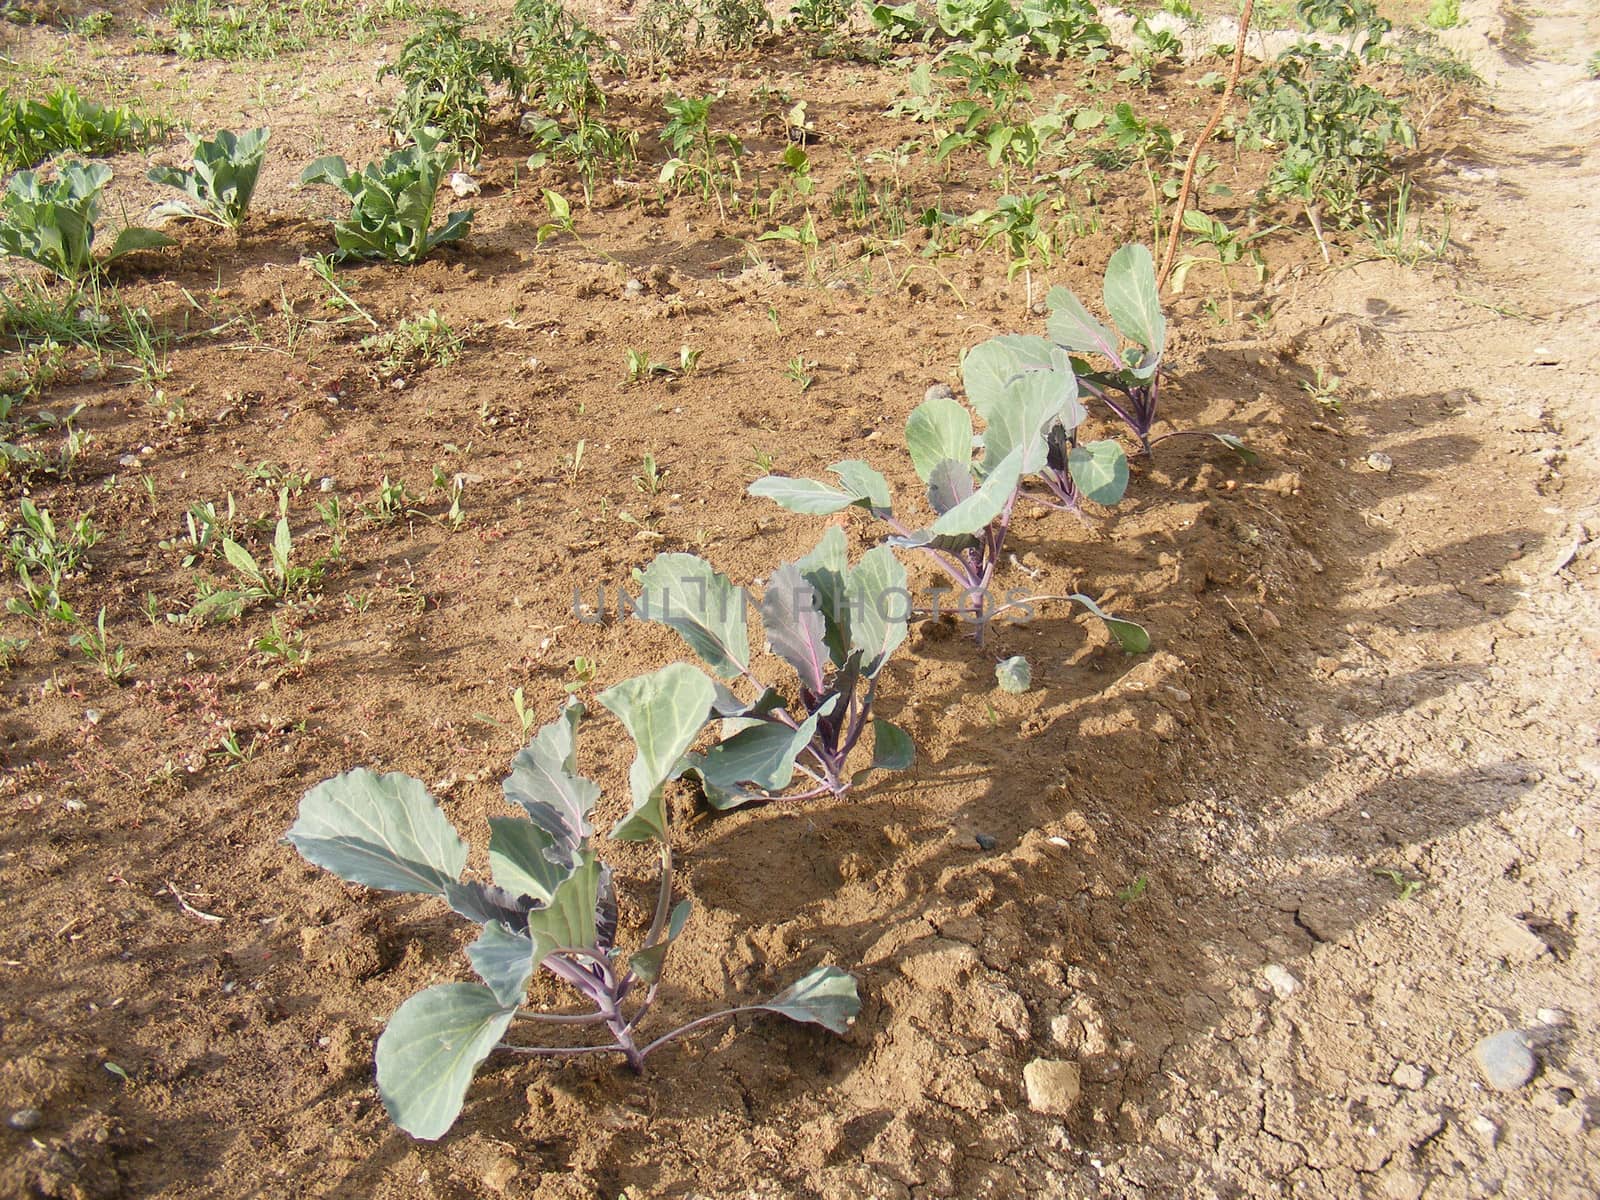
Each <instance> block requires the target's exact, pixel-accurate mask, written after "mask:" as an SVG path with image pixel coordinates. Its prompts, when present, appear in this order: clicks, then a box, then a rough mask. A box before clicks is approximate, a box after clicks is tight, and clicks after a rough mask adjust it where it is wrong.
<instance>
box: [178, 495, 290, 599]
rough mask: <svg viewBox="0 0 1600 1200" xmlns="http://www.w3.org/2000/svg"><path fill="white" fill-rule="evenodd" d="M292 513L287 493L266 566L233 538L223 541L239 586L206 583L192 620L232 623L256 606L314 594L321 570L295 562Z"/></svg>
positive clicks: (280, 506)
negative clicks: (312, 590) (290, 515)
mask: <svg viewBox="0 0 1600 1200" xmlns="http://www.w3.org/2000/svg"><path fill="white" fill-rule="evenodd" d="M288 509H289V493H288V490H287V489H285V490H284V491H283V492H281V493H279V496H278V523H277V526H276V527H275V529H274V531H273V537H272V545H271V546H270V547H269V548H268V557H267V561H266V562H265V563H262V562H260V561H258V560H257V559H256V557H255V556H254V555H253V554H251V553H250V551H249V550H247V549H245V547H244V546H242V545H241V544H240V543H238V542H236V541H234V540H233V539H232V538H230V537H224V538H223V539H222V557H223V558H224V559H225V560H226V561H227V564H228V566H230V567H232V568H233V572H234V575H235V577H236V582H235V583H234V586H232V587H224V588H218V587H214V586H211V585H209V584H206V583H202V584H201V585H200V587H199V589H198V590H199V595H198V597H197V598H196V600H195V603H194V605H193V606H192V607H191V608H190V609H189V618H190V619H191V620H196V621H204V620H212V621H231V620H232V619H233V618H234V617H237V616H238V615H239V614H240V613H242V612H243V611H244V610H245V609H247V608H249V607H251V606H252V605H254V604H260V603H262V602H263V601H274V602H275V601H282V600H287V599H290V598H292V597H294V596H297V595H302V594H304V593H306V592H308V591H310V590H311V589H312V588H314V587H315V586H316V585H317V584H318V583H319V582H321V579H322V568H321V567H320V566H318V565H310V566H307V565H304V564H301V563H296V562H295V561H294V537H293V535H292V534H291V532H290V530H289V514H288Z"/></svg>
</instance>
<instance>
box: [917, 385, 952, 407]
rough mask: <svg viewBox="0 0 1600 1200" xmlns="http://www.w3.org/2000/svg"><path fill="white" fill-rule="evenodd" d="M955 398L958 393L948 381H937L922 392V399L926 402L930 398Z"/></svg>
mask: <svg viewBox="0 0 1600 1200" xmlns="http://www.w3.org/2000/svg"><path fill="white" fill-rule="evenodd" d="M955 398H956V394H955V392H954V391H953V390H952V389H951V387H950V385H949V384H948V383H936V384H934V385H933V386H932V387H930V388H929V389H928V390H927V391H925V392H923V393H922V400H923V403H924V404H926V403H927V402H928V401H929V400H954V399H955Z"/></svg>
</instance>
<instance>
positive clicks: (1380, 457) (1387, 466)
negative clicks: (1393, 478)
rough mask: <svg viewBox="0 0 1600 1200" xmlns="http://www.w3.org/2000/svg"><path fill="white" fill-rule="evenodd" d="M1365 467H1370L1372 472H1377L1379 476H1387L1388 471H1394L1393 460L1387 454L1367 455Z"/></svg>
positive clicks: (1376, 452)
mask: <svg viewBox="0 0 1600 1200" xmlns="http://www.w3.org/2000/svg"><path fill="white" fill-rule="evenodd" d="M1367 466H1369V467H1371V468H1372V469H1373V470H1374V471H1377V472H1378V473H1379V474H1381V475H1387V474H1388V473H1389V472H1390V471H1392V470H1394V459H1392V458H1390V457H1389V456H1388V455H1387V454H1384V453H1381V452H1379V451H1374V452H1373V453H1371V454H1369V455H1367Z"/></svg>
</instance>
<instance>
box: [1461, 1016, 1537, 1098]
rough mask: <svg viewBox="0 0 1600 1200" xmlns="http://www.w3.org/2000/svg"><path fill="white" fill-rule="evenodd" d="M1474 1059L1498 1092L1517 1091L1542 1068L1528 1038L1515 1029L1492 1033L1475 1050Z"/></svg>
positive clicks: (1473, 1052) (1485, 1077)
mask: <svg viewBox="0 0 1600 1200" xmlns="http://www.w3.org/2000/svg"><path fill="white" fill-rule="evenodd" d="M1472 1057H1473V1058H1474V1059H1475V1060H1476V1061H1477V1063H1478V1070H1479V1071H1481V1072H1482V1073H1483V1077H1484V1079H1485V1080H1486V1081H1487V1082H1488V1084H1489V1086H1490V1087H1492V1088H1493V1089H1494V1090H1495V1091H1497V1092H1514V1091H1516V1090H1517V1089H1518V1088H1520V1087H1522V1086H1524V1085H1525V1084H1526V1083H1527V1082H1528V1081H1529V1080H1530V1079H1532V1078H1533V1075H1534V1072H1535V1071H1537V1070H1538V1069H1539V1060H1538V1059H1536V1058H1535V1057H1534V1056H1533V1051H1532V1050H1531V1049H1529V1048H1528V1042H1527V1039H1526V1038H1524V1037H1523V1036H1522V1034H1521V1033H1519V1032H1518V1031H1517V1030H1515V1029H1507V1030H1505V1031H1504V1032H1503V1033H1493V1034H1490V1035H1489V1036H1488V1037H1486V1038H1484V1039H1483V1040H1482V1041H1480V1042H1479V1043H1478V1044H1477V1045H1476V1046H1474V1047H1473V1048H1472Z"/></svg>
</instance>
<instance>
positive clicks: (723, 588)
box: [633, 554, 750, 679]
mask: <svg viewBox="0 0 1600 1200" xmlns="http://www.w3.org/2000/svg"><path fill="white" fill-rule="evenodd" d="M633 577H634V579H635V581H637V582H638V584H639V589H640V590H639V609H638V611H639V616H640V617H641V618H644V619H646V620H650V621H657V622H659V623H661V624H663V625H668V626H670V627H671V628H673V629H676V630H677V631H678V632H679V633H680V634H681V635H682V636H683V640H684V641H686V642H688V643H689V645H690V646H691V647H692V648H693V649H694V652H695V653H696V654H698V655H699V656H700V657H701V658H703V659H704V660H705V662H706V665H707V666H709V667H710V668H711V669H712V670H713V671H715V672H716V673H717V674H718V675H721V676H722V677H723V678H725V679H731V678H733V677H734V676H736V675H739V674H741V673H742V672H743V671H744V670H745V669H746V668H748V667H749V665H750V633H749V629H748V627H747V625H746V621H745V601H746V596H745V594H744V591H743V589H741V588H736V587H734V586H733V582H732V580H730V579H729V578H728V577H727V576H726V575H723V574H721V573H720V572H718V571H716V570H714V569H713V568H712V566H711V564H710V563H708V562H706V561H705V560H704V559H701V558H697V557H695V556H694V555H693V554H661V555H657V556H656V558H655V561H653V562H652V563H651V564H650V565H649V566H648V567H646V568H645V569H644V570H643V571H635V572H634V576H633Z"/></svg>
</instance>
